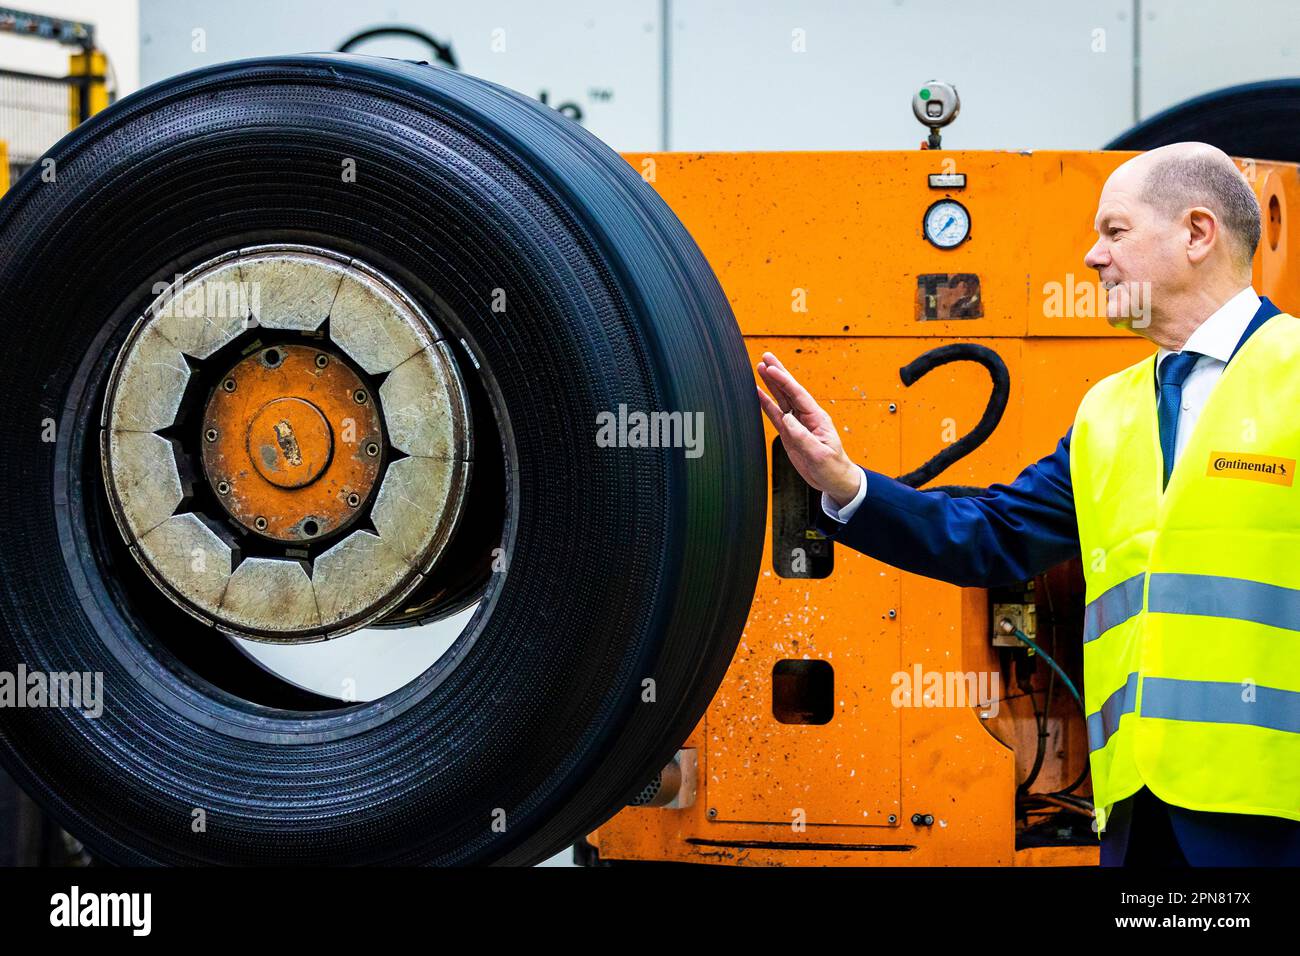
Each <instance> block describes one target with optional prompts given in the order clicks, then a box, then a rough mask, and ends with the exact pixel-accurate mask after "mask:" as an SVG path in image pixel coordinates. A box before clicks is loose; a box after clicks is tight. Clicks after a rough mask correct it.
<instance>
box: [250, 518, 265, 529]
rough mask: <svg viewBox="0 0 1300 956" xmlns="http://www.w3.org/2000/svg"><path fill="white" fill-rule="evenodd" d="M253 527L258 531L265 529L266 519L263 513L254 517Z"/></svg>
mask: <svg viewBox="0 0 1300 956" xmlns="http://www.w3.org/2000/svg"><path fill="white" fill-rule="evenodd" d="M253 527H254V528H256V529H257V530H258V531H265V530H266V519H265V518H263V517H262V516H261V515H258V516H257V517H256V518H254V519H253Z"/></svg>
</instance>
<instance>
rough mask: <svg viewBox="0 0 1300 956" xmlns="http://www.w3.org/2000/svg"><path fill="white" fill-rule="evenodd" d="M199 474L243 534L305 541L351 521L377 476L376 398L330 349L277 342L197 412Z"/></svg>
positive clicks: (228, 377)
mask: <svg viewBox="0 0 1300 956" xmlns="http://www.w3.org/2000/svg"><path fill="white" fill-rule="evenodd" d="M203 428H204V436H203V437H204V442H203V469H204V471H205V472H206V473H207V476H208V482H209V484H211V485H212V488H213V490H214V491H215V492H216V493H217V498H218V500H219V501H220V502H221V504H222V506H223V507H225V509H226V511H227V512H229V513H230V516H231V517H232V518H234V519H235V520H236V521H238V522H239V523H240V524H242V525H243V526H244V527H245V528H248V529H249V530H251V531H253V532H255V533H257V534H260V535H262V536H263V537H266V538H271V539H272V540H274V541H284V542H297V541H310V540H312V539H314V538H319V537H321V536H323V535H327V534H332V533H333V532H335V531H340V530H342V529H343V528H346V527H347V526H348V525H350V524H351V523H352V522H353V521H354V520H355V519H356V517H357V515H358V514H359V513H360V506H361V504H362V503H363V502H365V501H366V500H367V499H368V498H369V497H370V492H371V490H372V489H373V488H374V486H375V482H376V481H377V480H378V477H379V472H380V466H381V463H382V461H383V456H382V454H381V447H382V439H383V429H382V424H381V421H380V415H379V408H378V402H377V401H376V400H375V398H374V397H373V396H371V394H370V392H369V390H368V388H367V386H366V384H365V382H363V381H362V379H361V376H360V375H358V374H357V373H356V372H355V371H353V369H352V368H351V367H350V366H349V364H348V363H347V362H345V361H344V360H343V358H342V357H341V356H339V355H338V354H337V353H336V352H334V351H333V350H329V351H326V350H324V349H321V348H316V347H314V346H310V345H273V346H271V347H270V348H265V349H261V350H260V351H257V352H254V353H253V354H251V355H248V356H246V357H244V358H243V359H241V360H240V361H239V362H238V363H237V364H236V365H235V366H234V368H232V369H230V371H229V372H227V373H226V374H225V376H224V377H223V378H222V380H221V383H220V384H219V385H218V386H217V387H216V388H214V389H213V390H212V396H211V397H210V398H209V399H208V404H207V407H206V408H205V409H204V413H203Z"/></svg>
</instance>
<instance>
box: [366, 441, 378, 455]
mask: <svg viewBox="0 0 1300 956" xmlns="http://www.w3.org/2000/svg"><path fill="white" fill-rule="evenodd" d="M366 454H367V455H369V456H370V457H371V458H374V457H375V456H376V455H378V454H379V445H378V444H377V443H375V442H370V443H369V444H367V445H366Z"/></svg>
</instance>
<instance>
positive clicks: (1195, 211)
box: [1184, 206, 1219, 265]
mask: <svg viewBox="0 0 1300 956" xmlns="http://www.w3.org/2000/svg"><path fill="white" fill-rule="evenodd" d="M1184 221H1185V222H1186V224H1187V258H1188V261H1190V262H1191V263H1192V264H1193V265H1200V264H1201V263H1202V262H1204V261H1205V260H1206V258H1207V257H1208V256H1209V254H1210V250H1211V249H1213V248H1214V245H1215V243H1217V242H1218V241H1219V220H1218V219H1216V218H1215V216H1214V213H1213V212H1211V211H1210V210H1208V209H1206V208H1205V207H1204V206H1193V207H1192V208H1191V209H1189V210H1187V212H1186V213H1185V214H1184Z"/></svg>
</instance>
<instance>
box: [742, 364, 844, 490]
mask: <svg viewBox="0 0 1300 956" xmlns="http://www.w3.org/2000/svg"><path fill="white" fill-rule="evenodd" d="M757 367H758V377H759V378H761V379H762V380H763V384H764V385H766V386H767V387H768V389H769V390H770V391H771V393H772V394H771V395H768V394H767V392H764V391H763V390H762V389H761V388H759V389H757V391H758V401H759V403H760V404H761V405H762V406H763V411H764V413H766V415H767V417H768V418H769V419H770V420H771V422H772V424H773V425H774V426H775V427H776V431H777V434H779V435H780V436H781V444H782V445H784V446H785V452H786V454H787V455H789V456H790V463H791V464H793V465H794V467H795V470H796V471H798V472H799V474H800V475H801V476H803V480H804V481H806V482H808V484H810V485H812V486H813V487H814V488H816V489H817V490H818V491H823V492H825V493H826V494H827V495H828V496H829V497H830V499H831V501H833V502H835V505H836V506H837V507H840V508H842V507H844V506H845V505H846V504H848V503H849V502H850V501H852V500H853V499H854V497H855V496H856V495H857V493H858V488H859V487H860V483H861V481H862V472H861V470H860V469H859V468H858V466H857V465H855V464H853V462H852V460H850V458H849V456H848V455H846V454H845V453H844V446H843V445H841V444H840V436H839V433H838V432H836V430H835V424H834V423H833V422H832V421H831V417H830V416H829V415H827V414H826V412H825V411H824V410H823V409H822V407H821V406H820V405H818V404H817V402H816V401H814V400H813V397H812V395H810V394H809V393H808V390H807V389H806V388H804V387H803V386H802V385H800V384H799V383H798V381H796V380H795V377H794V376H793V375H791V374H790V373H789V372H788V371H787V370H786V368H785V366H784V365H782V364H781V360H780V359H778V358H777V357H776V356H775V355H773V354H772V353H771V352H764V353H763V360H762V361H761V362H759V363H758V366H757Z"/></svg>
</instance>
